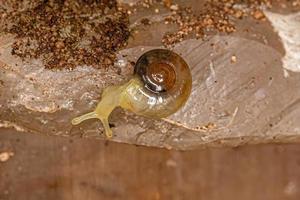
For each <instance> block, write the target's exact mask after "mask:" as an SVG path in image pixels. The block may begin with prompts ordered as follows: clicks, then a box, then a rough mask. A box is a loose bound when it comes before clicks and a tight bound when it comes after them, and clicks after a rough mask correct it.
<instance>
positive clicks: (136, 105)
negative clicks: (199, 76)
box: [122, 49, 192, 118]
mask: <svg viewBox="0 0 300 200" xmlns="http://www.w3.org/2000/svg"><path fill="white" fill-rule="evenodd" d="M135 79H137V80H135ZM133 80H134V81H135V83H134V84H133V85H138V87H132V88H128V89H127V92H126V94H125V95H126V98H125V99H124V101H123V106H122V107H124V108H127V109H129V110H131V111H133V112H135V113H137V114H139V115H143V116H147V117H151V118H163V117H167V116H169V115H171V114H173V113H175V112H176V111H177V110H178V109H179V108H180V107H182V106H183V105H184V103H185V102H186V101H187V99H188V97H189V95H190V93H191V86H192V76H191V73H190V70H189V67H188V65H187V64H186V62H185V61H184V60H183V58H181V57H180V56H179V55H178V54H176V53H174V52H172V51H169V50H166V49H155V50H151V51H148V52H146V53H144V54H143V55H142V56H141V57H140V58H139V59H138V61H137V63H136V65H135V78H133ZM133 88H134V89H133ZM126 104H127V105H126Z"/></svg>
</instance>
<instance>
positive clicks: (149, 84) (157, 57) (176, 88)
mask: <svg viewBox="0 0 300 200" xmlns="http://www.w3.org/2000/svg"><path fill="white" fill-rule="evenodd" d="M134 73H135V74H134V76H133V77H132V78H131V79H130V80H129V81H128V82H127V83H125V84H124V85H120V86H110V87H107V88H106V89H104V91H103V93H102V99H101V101H100V102H99V103H98V105H97V107H96V109H95V110H94V111H93V112H90V113H87V114H84V115H82V116H80V117H77V118H74V119H73V120H72V124H73V125H77V124H79V123H81V122H82V121H85V120H87V119H93V118H97V119H100V120H101V122H102V124H103V127H104V129H105V134H106V136H107V137H108V138H110V137H112V130H111V129H110V127H109V123H108V118H109V115H110V114H111V112H112V111H113V110H114V109H115V108H116V107H118V106H120V107H122V108H123V109H126V110H129V111H132V112H134V113H136V114H138V115H143V116H145V117H149V118H154V119H160V118H164V117H168V116H169V115H171V114H173V113H175V112H176V111H177V110H179V109H180V108H181V107H182V106H183V105H184V104H185V102H186V101H187V99H188V97H189V96H190V93H191V87H192V76H191V73H190V70H189V67H188V65H187V64H186V62H185V61H184V60H183V59H182V58H181V57H180V56H179V55H178V54H176V53H174V52H172V51H169V50H165V49H155V50H151V51H148V52H146V53H145V54H143V55H142V56H141V57H140V58H139V59H138V61H137V64H136V66H135V69H134Z"/></svg>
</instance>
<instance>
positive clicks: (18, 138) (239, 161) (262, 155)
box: [0, 129, 300, 200]
mask: <svg viewBox="0 0 300 200" xmlns="http://www.w3.org/2000/svg"><path fill="white" fill-rule="evenodd" d="M3 152H13V153H14V156H12V157H10V159H8V160H7V161H6V162H0V199H1V200H8V199H11V200H18V199H22V200H27V199H28V200H29V199H30V200H35V199H38V200H41V199H43V200H53V199H55V200H60V199H64V200H65V199H72V200H77V199H78V200H82V199H85V200H94V199H97V200H98V199H163V200H164V199H205V200H208V199H212V200H219V199H222V200H227V199H228V200H233V199H243V200H247V199H249V200H250V199H251V200H253V199H255V200H258V199H262V200H268V199H270V200H283V199H295V200H296V199H299V198H300V189H299V188H300V145H299V144H293V145H257V146H244V147H239V148H218V149H206V150H196V151H188V152H178V151H168V150H164V149H154V148H146V147H138V146H133V145H125V144H116V143H113V142H103V141H97V140H90V139H79V138H77V139H74V138H72V139H70V138H61V137H45V136H39V135H36V134H33V135H31V134H23V133H16V132H15V131H12V130H5V129H0V154H1V153H3Z"/></svg>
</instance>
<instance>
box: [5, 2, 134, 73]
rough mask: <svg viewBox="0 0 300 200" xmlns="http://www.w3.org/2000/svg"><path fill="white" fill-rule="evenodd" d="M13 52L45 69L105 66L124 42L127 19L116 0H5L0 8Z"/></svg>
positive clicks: (124, 11)
mask: <svg viewBox="0 0 300 200" xmlns="http://www.w3.org/2000/svg"><path fill="white" fill-rule="evenodd" d="M0 7H1V9H0V14H1V15H0V16H2V20H5V28H4V31H6V32H8V33H12V34H15V35H16V38H17V40H16V42H15V43H14V44H13V48H12V54H14V55H17V56H19V57H21V58H23V59H27V58H35V59H37V58H38V59H41V60H42V61H43V62H44V64H45V67H46V68H51V69H53V68H58V69H63V68H68V69H72V68H74V67H76V66H78V65H90V66H94V67H97V68H99V67H104V68H105V67H108V66H109V65H111V63H113V61H114V59H115V56H116V55H115V52H116V51H118V50H119V49H121V48H122V47H124V46H125V45H126V44H127V39H128V38H129V35H130V32H129V17H128V14H127V11H126V10H125V9H120V7H119V5H117V2H116V0H43V1H41V0H31V1H29V0H28V1H26V0H24V1H17V0H9V1H6V2H5V3H3V5H1V6H0Z"/></svg>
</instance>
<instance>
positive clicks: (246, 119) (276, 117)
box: [0, 8, 300, 150]
mask: <svg viewBox="0 0 300 200" xmlns="http://www.w3.org/2000/svg"><path fill="white" fill-rule="evenodd" d="M198 9H201V8H198ZM268 12H275V11H273V10H272V9H271V10H269V11H268ZM293 12H295V11H293ZM143 14H144V15H146V16H149V13H147V12H145V13H143V12H142V13H139V14H138V15H137V16H138V17H137V16H132V17H131V23H132V24H133V25H132V26H134V28H135V30H136V31H135V33H134V34H133V37H132V38H131V39H130V40H129V44H128V46H127V48H126V49H123V50H121V51H119V52H117V60H116V62H115V63H114V67H112V68H108V69H107V68H105V69H95V68H93V67H90V66H79V67H76V68H75V69H73V70H71V71H70V70H59V71H54V70H49V69H45V68H44V67H42V65H43V63H42V62H41V61H39V60H29V61H22V60H21V59H20V58H18V57H16V56H13V55H11V48H12V44H13V43H14V41H15V38H14V36H12V35H7V34H1V37H0V66H1V67H0V80H1V82H0V91H1V92H0V120H1V123H0V124H1V126H3V127H10V126H11V127H15V128H17V129H18V130H20V131H22V130H24V131H26V132H28V131H29V132H33V133H41V134H46V135H60V136H72V137H89V138H99V139H105V135H104V134H103V127H102V124H101V123H100V121H97V120H90V121H86V122H84V123H82V124H81V125H78V126H72V125H71V123H70V121H71V119H72V118H74V117H75V116H78V115H80V114H82V113H85V112H89V111H91V110H93V109H94V108H95V106H96V104H97V102H98V101H99V99H100V96H101V92H102V91H103V89H104V88H105V87H107V86H109V85H117V84H121V83H124V82H126V81H127V80H128V79H130V77H131V74H132V71H133V65H132V62H135V61H136V60H137V59H138V57H139V56H140V55H141V54H142V53H143V52H145V51H147V50H150V49H154V48H163V46H162V44H161V38H162V35H164V33H166V32H168V31H169V30H170V29H172V27H173V26H172V25H170V24H165V23H164V21H163V18H162V16H163V15H164V13H160V14H161V15H162V16H160V14H157V16H156V17H154V18H150V20H153V22H152V23H151V24H150V25H147V26H145V25H143V24H139V23H136V22H137V21H136V18H138V19H140V18H141V16H142V15H143ZM285 15H286V14H285ZM277 17H278V16H277ZM296 20H297V19H296ZM293 23H294V24H296V25H297V21H295V22H293ZM173 28H174V27H173ZM236 29H237V31H236V32H235V33H233V34H230V35H227V34H211V35H209V36H208V37H206V38H205V39H199V40H196V39H193V38H187V39H185V40H183V41H182V42H179V43H178V44H176V45H175V46H173V47H171V48H172V50H173V51H175V52H177V53H178V54H180V55H181V56H182V57H183V58H184V59H185V60H186V62H187V63H188V65H189V66H190V69H191V71H192V75H193V88H192V94H191V97H190V99H189V100H188V102H187V104H186V105H185V106H184V107H183V108H182V109H181V110H180V111H178V112H177V113H175V114H174V115H173V116H170V117H168V118H167V119H162V120H152V119H147V118H144V117H141V116H137V115H135V114H133V113H130V112H128V111H125V110H122V109H116V110H115V111H114V112H113V114H112V115H111V118H110V123H111V126H112V130H113V133H114V136H113V138H112V139H111V140H113V141H117V142H124V143H130V144H137V145H147V146H154V147H165V148H175V149H182V150H187V149H193V148H198V147H204V146H207V145H231V146H237V145H242V144H246V143H266V142H295V141H298V140H299V138H300V132H299V131H300V118H299V113H300V100H299V99H300V90H299V88H300V74H298V72H293V71H288V70H287V69H286V68H284V67H283V63H282V59H283V57H284V55H285V51H286V50H285V48H284V46H283V45H282V38H280V36H279V35H277V32H276V29H274V28H273V26H272V24H271V23H270V22H269V21H268V20H264V21H259V22H257V21H255V20H253V19H243V20H241V21H238V22H237V28H236ZM296 39H297V38H296ZM294 60H295V59H293V61H294Z"/></svg>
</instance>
